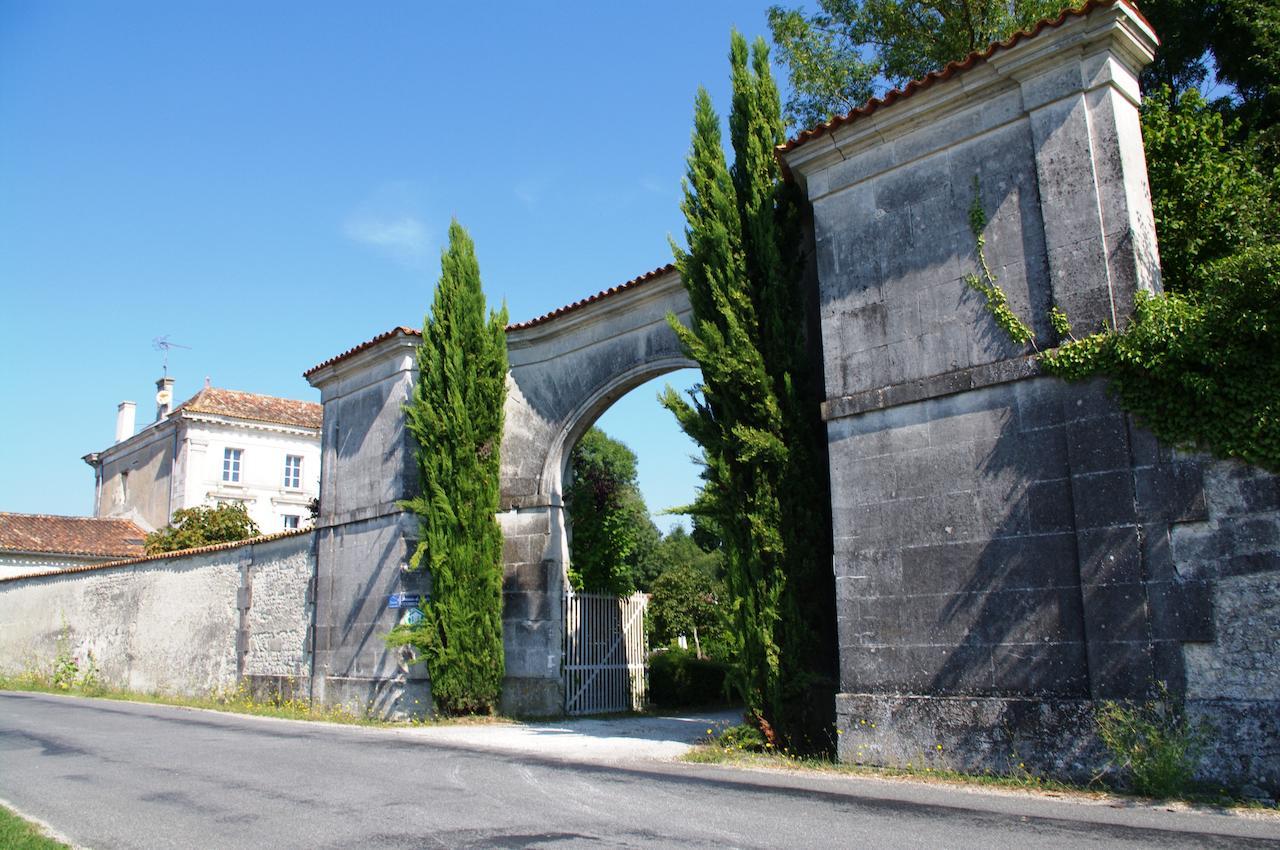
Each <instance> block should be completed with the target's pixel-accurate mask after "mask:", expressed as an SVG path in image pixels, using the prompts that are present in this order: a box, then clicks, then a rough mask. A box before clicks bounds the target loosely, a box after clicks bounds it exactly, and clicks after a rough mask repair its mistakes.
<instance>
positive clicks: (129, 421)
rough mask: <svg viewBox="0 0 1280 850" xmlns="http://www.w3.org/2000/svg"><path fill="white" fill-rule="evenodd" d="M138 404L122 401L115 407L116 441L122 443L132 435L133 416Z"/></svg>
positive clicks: (135, 413)
mask: <svg viewBox="0 0 1280 850" xmlns="http://www.w3.org/2000/svg"><path fill="white" fill-rule="evenodd" d="M137 412H138V405H136V404H134V403H133V402H131V401H122V402H120V406H119V407H117V408H116V442H117V443H122V442H124V441H125V440H127V439H129V438H130V437H132V436H133V424H134V418H135V416H136V415H137Z"/></svg>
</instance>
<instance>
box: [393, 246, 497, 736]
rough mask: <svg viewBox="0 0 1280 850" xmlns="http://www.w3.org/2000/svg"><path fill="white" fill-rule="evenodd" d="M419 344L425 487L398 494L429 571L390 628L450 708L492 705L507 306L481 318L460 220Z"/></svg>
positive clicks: (408, 421) (412, 427) (417, 409)
mask: <svg viewBox="0 0 1280 850" xmlns="http://www.w3.org/2000/svg"><path fill="white" fill-rule="evenodd" d="M440 269H441V271H440V281H439V283H438V284H437V285H436V290H435V298H434V300H433V301H432V304H431V312H430V313H429V314H428V315H427V318H426V322H425V324H424V326H423V329H422V345H421V346H420V347H419V348H418V353H417V366H418V380H417V383H416V384H415V385H414V388H413V395H412V398H411V399H410V401H409V403H408V404H407V405H406V406H405V427H406V428H407V429H408V430H409V433H410V434H411V435H412V437H413V441H414V451H413V456H414V461H415V463H416V465H417V467H418V478H419V482H420V485H421V492H420V493H419V494H418V495H417V496H415V497H414V498H412V499H406V500H405V501H403V502H401V505H402V507H404V508H406V509H407V510H410V511H412V512H413V513H414V514H416V515H417V517H418V524H419V528H420V531H421V540H420V542H419V543H418V546H417V549H416V550H415V551H414V553H413V556H412V559H411V560H410V562H409V566H410V569H413V570H427V571H428V572H429V573H430V575H431V597H430V599H428V600H424V601H423V602H422V604H421V605H420V607H419V611H420V612H421V618H420V620H419V621H418V622H406V623H404V624H402V625H399V626H397V627H396V628H395V629H393V630H392V632H391V633H390V634H389V635H388V636H387V641H388V643H390V644H391V645H395V646H411V647H413V649H414V650H415V651H416V653H417V658H418V660H419V661H424V662H425V663H426V665H427V670H428V672H429V674H430V677H431V695H432V698H433V700H434V701H435V704H436V707H437V708H438V709H439V710H441V711H444V712H446V713H475V712H487V711H492V710H493V708H494V707H495V706H496V705H497V700H498V696H499V693H500V691H501V688H502V677H503V672H504V663H503V653H502V530H501V529H500V528H499V527H498V523H497V520H496V515H497V512H498V496H499V494H498V475H499V456H498V450H499V446H500V445H501V443H502V420H503V404H504V402H505V400H506V375H507V346H506V335H505V331H504V329H505V327H506V323H507V310H506V307H505V306H504V307H503V308H502V309H501V310H499V311H497V312H493V311H490V312H489V314H488V319H487V321H486V318H485V299H484V293H483V292H482V291H481V288H480V267H479V264H478V263H477V262H476V256H475V246H474V245H473V243H472V241H471V237H470V236H468V235H467V232H466V231H465V230H464V229H463V228H462V226H461V225H459V224H458V222H457V221H454V222H452V223H451V224H450V225H449V245H448V247H447V248H446V249H445V251H444V253H443V254H442V256H441V259H440Z"/></svg>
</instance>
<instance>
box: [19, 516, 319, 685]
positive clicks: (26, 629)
mask: <svg viewBox="0 0 1280 850" xmlns="http://www.w3.org/2000/svg"><path fill="white" fill-rule="evenodd" d="M314 541H315V535H314V533H313V532H293V533H287V534H283V535H275V536H272V537H269V538H259V539H258V540H257V541H255V542H251V543H243V544H223V545H220V546H210V547H204V548H202V549H198V550H191V551H189V552H187V553H185V554H181V555H177V556H169V557H163V556H159V557H151V558H142V559H136V560H132V561H121V562H116V563H114V564H108V565H99V566H93V567H84V568H80V569H76V570H71V571H66V572H59V573H50V574H45V575H40V576H23V577H19V578H12V579H4V580H0V670H3V671H4V672H6V673H11V674H12V673H21V672H24V671H39V672H48V671H51V670H52V668H53V664H54V659H55V658H56V656H57V654H58V650H59V642H60V640H62V636H63V634H64V633H65V635H66V645H67V648H68V649H69V651H70V652H71V653H72V655H74V656H75V657H76V658H77V659H78V661H79V663H80V666H81V669H84V667H85V665H86V663H87V659H88V654H89V653H90V652H92V654H93V660H94V663H95V664H96V665H97V668H98V671H99V676H100V678H101V681H102V683H103V684H105V685H108V686H111V687H118V688H127V689H129V690H133V691H139V692H143V693H150V692H153V691H162V692H166V693H177V694H187V695H203V694H207V693H209V692H211V691H215V690H219V689H225V688H232V687H235V685H236V684H237V682H238V681H240V680H241V679H242V678H248V679H250V680H251V681H255V682H257V683H258V684H259V685H262V684H266V683H276V687H280V686H284V687H286V688H287V689H288V690H290V691H295V690H301V691H302V692H303V693H305V685H306V683H307V681H308V679H309V677H310V668H311V660H310V648H309V646H308V645H307V644H308V634H309V632H310V627H311V613H310V605H309V600H308V595H309V594H308V586H309V584H310V582H311V579H312V575H313V574H314V571H315V545H314ZM299 683H301V684H302V685H303V686H304V687H303V688H298V685H299Z"/></svg>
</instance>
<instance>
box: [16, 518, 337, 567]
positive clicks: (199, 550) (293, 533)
mask: <svg viewBox="0 0 1280 850" xmlns="http://www.w3.org/2000/svg"><path fill="white" fill-rule="evenodd" d="M0 516H5V514H0ZM9 516H12V514H9ZM88 518H89V517H61V519H88ZM107 521H108V520H99V522H107ZM139 532H141V529H139ZM314 533H315V529H314V528H295V529H290V530H289V531H277V532H275V533H274V534H263V535H261V536H259V537H250V538H249V539H247V540H233V541H231V542H230V543H210V544H209V545H208V546H196V547H195V548H193V549H179V550H178V551H176V552H162V553H160V554H158V555H138V556H136V557H130V558H123V559H121V560H117V561H107V562H105V563H101V564H85V565H84V566H82V567H66V568H64V569H57V570H49V571H47V572H43V573H30V574H27V575H21V576H6V577H4V578H0V583H3V582H7V581H21V580H22V579H27V578H36V577H39V576H50V575H66V574H68V573H87V572H92V571H93V570H105V569H110V568H113V567H127V566H130V565H132V564H145V563H147V562H148V561H163V560H165V559H166V558H182V557H186V556H187V555H203V554H206V553H208V552H219V551H221V550H223V549H235V548H237V547H239V546H250V545H255V544H258V543H269V542H271V541H272V540H281V539H283V538H285V537H297V536H298V535H299V534H314ZM139 549H141V547H139Z"/></svg>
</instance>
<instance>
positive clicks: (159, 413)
mask: <svg viewBox="0 0 1280 850" xmlns="http://www.w3.org/2000/svg"><path fill="white" fill-rule="evenodd" d="M172 407H173V378H170V377H169V376H168V375H165V376H164V377H163V378H161V379H160V380H158V381H156V421H157V422H159V421H160V420H161V419H164V418H165V417H166V416H168V415H169V410H170V408H172Z"/></svg>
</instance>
